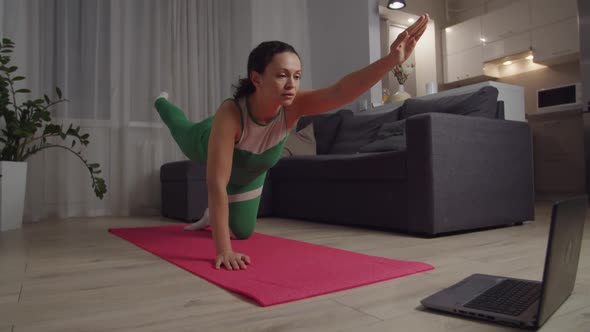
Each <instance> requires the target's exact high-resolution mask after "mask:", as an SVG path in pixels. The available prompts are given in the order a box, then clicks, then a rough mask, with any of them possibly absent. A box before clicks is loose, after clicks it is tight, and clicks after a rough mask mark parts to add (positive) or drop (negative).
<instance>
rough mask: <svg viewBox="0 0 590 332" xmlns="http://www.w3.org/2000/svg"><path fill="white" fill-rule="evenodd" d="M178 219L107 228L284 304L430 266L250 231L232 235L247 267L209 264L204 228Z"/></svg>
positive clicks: (225, 283) (260, 298) (218, 280)
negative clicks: (242, 236)
mask: <svg viewBox="0 0 590 332" xmlns="http://www.w3.org/2000/svg"><path fill="white" fill-rule="evenodd" d="M184 226H185V225H184V224H175V225H170V226H155V227H141V228H113V229H110V230H109V231H110V232H111V233H113V234H115V235H117V236H119V237H121V238H123V239H125V240H127V241H129V242H131V243H133V244H135V245H137V246H138V247H140V248H143V249H145V250H147V251H149V252H151V253H152V254H154V255H157V256H159V257H161V258H163V259H165V260H167V261H169V262H170V263H172V264H175V265H177V266H179V267H181V268H183V269H185V270H187V271H189V272H191V273H193V274H195V275H198V276H199V277H201V278H203V279H206V280H208V281H210V282H212V283H214V284H216V285H218V286H221V287H223V288H225V289H227V290H230V291H233V292H236V293H239V294H242V295H245V296H247V297H249V298H252V299H254V300H255V301H256V302H258V303H259V304H260V305H261V306H269V305H274V304H279V303H285V302H290V301H295V300H300V299H305V298H308V297H312V296H317V295H322V294H327V293H332V292H337V291H341V290H344V289H350V288H353V287H358V286H362V285H367V284H372V283H376V282H379V281H384V280H389V279H395V278H399V277H403V276H407V275H410V274H414V273H418V272H424V271H428V270H432V269H433V268H434V267H433V266H431V265H428V264H424V263H419V262H412V261H401V260H395V259H388V258H382V257H375V256H369V255H364V254H358V253H354V252H350V251H346V250H341V249H335V248H330V247H325V246H321V245H316V244H311V243H306V242H301V241H295V240H289V239H284V238H280V237H276V236H270V235H264V234H260V233H254V234H253V235H252V236H251V237H250V238H249V239H247V240H232V247H233V250H234V251H237V252H241V253H244V254H247V255H248V256H250V258H251V259H252V264H250V265H248V269H247V270H240V271H235V270H234V271H229V270H225V269H223V268H222V269H219V270H217V269H215V267H214V257H215V249H214V247H213V239H212V238H211V232H210V231H209V230H201V231H197V232H194V231H184V230H183V227H184Z"/></svg>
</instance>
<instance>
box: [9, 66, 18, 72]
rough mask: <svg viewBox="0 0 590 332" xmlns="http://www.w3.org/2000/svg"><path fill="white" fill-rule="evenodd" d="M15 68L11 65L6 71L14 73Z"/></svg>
mask: <svg viewBox="0 0 590 332" xmlns="http://www.w3.org/2000/svg"><path fill="white" fill-rule="evenodd" d="M17 70H18V67H17V66H12V67H10V68H8V72H9V73H14V72H15V71H17Z"/></svg>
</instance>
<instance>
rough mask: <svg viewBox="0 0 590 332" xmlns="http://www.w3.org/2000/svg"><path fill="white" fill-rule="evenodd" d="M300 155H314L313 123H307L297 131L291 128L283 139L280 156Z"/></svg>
mask: <svg viewBox="0 0 590 332" xmlns="http://www.w3.org/2000/svg"><path fill="white" fill-rule="evenodd" d="M302 155H311V156H314V155H316V142H315V136H314V133H313V123H310V124H308V125H307V127H305V128H303V129H301V130H299V131H295V130H292V131H291V133H290V134H289V137H287V140H286V141H285V145H284V146H283V152H282V153H281V157H286V156H302Z"/></svg>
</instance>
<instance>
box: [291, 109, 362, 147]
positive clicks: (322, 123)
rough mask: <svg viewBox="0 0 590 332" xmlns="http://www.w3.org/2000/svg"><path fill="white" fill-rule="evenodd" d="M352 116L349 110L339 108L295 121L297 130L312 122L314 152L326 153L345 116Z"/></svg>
mask: <svg viewBox="0 0 590 332" xmlns="http://www.w3.org/2000/svg"><path fill="white" fill-rule="evenodd" d="M349 116H352V111H351V110H339V111H338V112H335V113H326V114H319V115H311V116H304V117H302V118H301V119H299V122H298V123H297V131H299V130H301V129H303V128H305V127H307V125H308V124H310V123H313V131H314V136H315V140H316V153H317V154H327V153H328V152H329V151H330V150H331V149H332V145H333V144H334V139H335V138H336V134H337V133H338V131H339V130H340V125H341V123H342V120H343V119H344V118H345V117H349Z"/></svg>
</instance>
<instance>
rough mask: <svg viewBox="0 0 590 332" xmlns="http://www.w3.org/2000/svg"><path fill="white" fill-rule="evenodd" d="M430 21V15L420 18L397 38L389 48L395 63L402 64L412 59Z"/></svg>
mask: <svg viewBox="0 0 590 332" xmlns="http://www.w3.org/2000/svg"><path fill="white" fill-rule="evenodd" d="M428 20H429V17H428V14H426V15H422V16H420V18H419V19H418V20H417V21H416V23H414V24H412V25H411V26H410V27H408V28H407V29H406V30H405V31H404V32H402V33H400V34H399V36H397V38H396V39H395V41H394V42H393V44H391V46H390V47H389V56H391V57H393V58H394V62H395V63H397V64H402V63H404V61H406V60H407V59H408V58H409V57H410V54H412V51H414V47H416V43H417V42H418V40H419V39H420V37H421V36H422V34H423V33H424V31H425V30H426V26H427V24H428Z"/></svg>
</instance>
